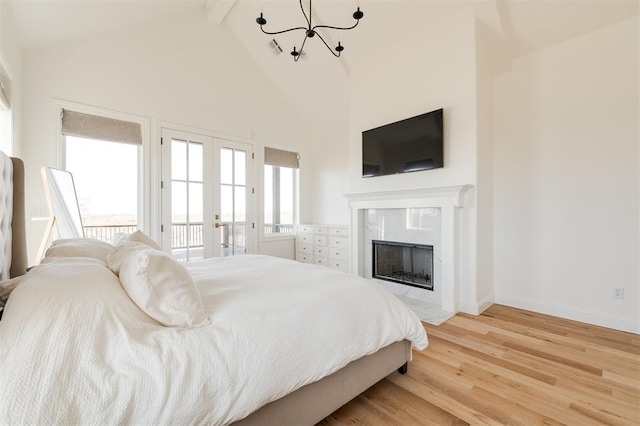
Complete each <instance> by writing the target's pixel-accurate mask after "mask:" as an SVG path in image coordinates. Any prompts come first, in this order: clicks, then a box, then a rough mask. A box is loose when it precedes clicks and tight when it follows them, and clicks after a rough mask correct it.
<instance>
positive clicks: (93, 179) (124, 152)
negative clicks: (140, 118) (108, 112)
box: [62, 111, 141, 241]
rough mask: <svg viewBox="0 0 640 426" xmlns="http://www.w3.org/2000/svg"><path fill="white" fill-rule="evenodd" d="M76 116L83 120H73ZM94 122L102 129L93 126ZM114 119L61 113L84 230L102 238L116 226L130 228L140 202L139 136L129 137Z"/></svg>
mask: <svg viewBox="0 0 640 426" xmlns="http://www.w3.org/2000/svg"><path fill="white" fill-rule="evenodd" d="M70 114H73V116H70ZM70 117H71V118H70ZM65 120H67V123H65ZM82 120H84V121H82ZM100 120H105V121H104V122H101V121H100ZM80 121H82V126H76V123H77V122H80ZM96 123H100V124H99V125H98V127H100V126H102V129H100V130H99V131H97V132H92V127H93V128H94V130H95V128H96ZM105 123H106V124H108V126H106V127H105ZM113 123H116V124H117V123H118V121H117V120H110V119H103V118H102V117H96V116H90V115H86V114H78V113H73V112H69V111H64V114H63V125H62V132H63V136H64V138H63V143H64V154H65V155H64V167H65V169H66V170H67V171H69V172H71V174H72V175H73V179H74V184H75V187H76V193H77V196H78V203H79V205H80V215H81V216H82V225H83V228H84V233H85V236H86V237H89V238H97V239H100V240H103V241H110V240H111V237H112V236H113V235H114V234H115V233H118V232H126V233H130V232H134V231H135V230H136V229H137V227H138V206H139V204H140V203H139V199H140V194H139V188H140V185H139V176H140V173H139V164H140V154H141V136H140V138H138V137H137V136H134V137H133V138H131V137H129V136H127V135H125V134H124V133H123V132H122V129H119V128H117V126H116V127H114V126H112V125H113ZM119 123H125V124H127V125H134V126H138V132H139V125H138V124H136V123H126V122H119ZM110 126H111V127H110ZM76 130H79V131H76ZM134 134H135V131H134ZM123 135H124V136H123ZM138 135H139V133H138Z"/></svg>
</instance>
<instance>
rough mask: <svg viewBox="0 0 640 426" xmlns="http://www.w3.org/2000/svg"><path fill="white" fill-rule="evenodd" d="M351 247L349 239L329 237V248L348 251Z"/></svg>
mask: <svg viewBox="0 0 640 426" xmlns="http://www.w3.org/2000/svg"><path fill="white" fill-rule="evenodd" d="M348 246H349V239H348V238H344V237H329V247H334V248H338V247H340V248H344V249H345V250H347V248H348Z"/></svg>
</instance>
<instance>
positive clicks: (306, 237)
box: [297, 234, 313, 244]
mask: <svg viewBox="0 0 640 426" xmlns="http://www.w3.org/2000/svg"><path fill="white" fill-rule="evenodd" d="M297 239H298V244H313V234H298V238H297Z"/></svg>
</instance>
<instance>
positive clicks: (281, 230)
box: [264, 148, 299, 235]
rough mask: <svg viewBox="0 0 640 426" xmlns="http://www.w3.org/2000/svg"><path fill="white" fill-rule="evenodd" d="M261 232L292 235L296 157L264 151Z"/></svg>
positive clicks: (294, 212) (293, 154)
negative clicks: (262, 228) (262, 224)
mask: <svg viewBox="0 0 640 426" xmlns="http://www.w3.org/2000/svg"><path fill="white" fill-rule="evenodd" d="M264 162H265V165H264V233H265V235H278V234H292V233H293V231H294V220H295V217H296V213H297V212H296V206H297V203H296V187H297V180H298V167H299V165H298V154H297V153H295V152H289V151H281V150H277V149H272V148H265V161H264Z"/></svg>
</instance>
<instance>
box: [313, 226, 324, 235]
mask: <svg viewBox="0 0 640 426" xmlns="http://www.w3.org/2000/svg"><path fill="white" fill-rule="evenodd" d="M313 233H314V234H321V235H324V234H326V233H327V228H326V227H325V226H315V227H314V228H313Z"/></svg>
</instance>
